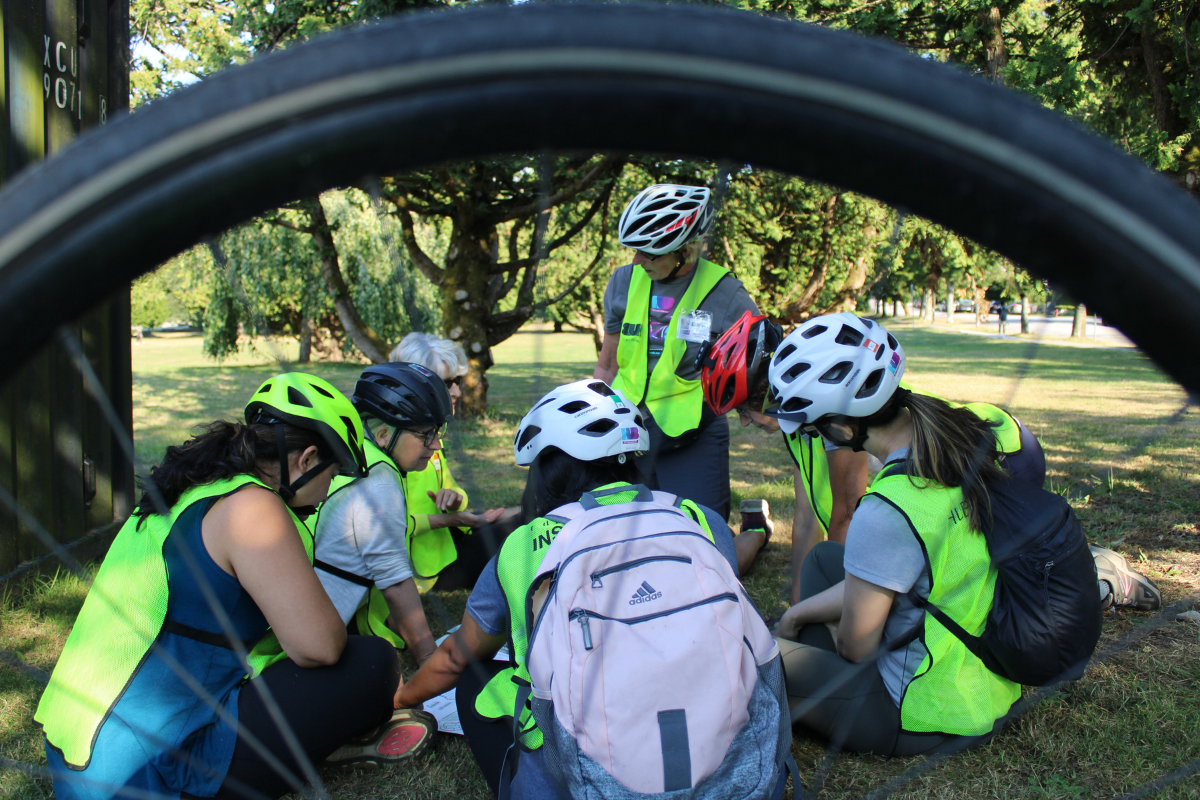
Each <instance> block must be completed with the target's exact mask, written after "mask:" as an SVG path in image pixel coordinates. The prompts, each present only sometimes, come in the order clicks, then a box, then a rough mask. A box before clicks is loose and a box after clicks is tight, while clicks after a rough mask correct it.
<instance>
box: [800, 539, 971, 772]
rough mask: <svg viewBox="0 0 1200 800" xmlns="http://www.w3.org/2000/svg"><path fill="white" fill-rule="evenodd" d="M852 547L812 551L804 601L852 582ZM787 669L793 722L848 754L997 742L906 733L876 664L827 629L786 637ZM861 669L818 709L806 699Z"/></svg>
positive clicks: (826, 545) (805, 569)
mask: <svg viewBox="0 0 1200 800" xmlns="http://www.w3.org/2000/svg"><path fill="white" fill-rule="evenodd" d="M845 552H846V548H845V546H844V545H841V544H838V543H837V542H821V543H819V544H818V545H816V546H815V547H813V549H812V550H810V551H809V552H808V557H807V558H805V559H804V565H803V566H802V567H801V568H800V599H801V600H805V599H807V598H809V597H812V596H813V595H816V594H820V593H821V592H823V591H825V590H826V589H828V588H829V587H831V586H834V585H836V584H837V583H839V582H840V581H843V580H845V578H846V569H845V566H844V564H843V559H844V556H845ZM778 641H779V647H780V649H781V650H782V652H783V670H784V676H785V678H786V681H787V692H788V704H789V705H790V706H791V708H792V723H793V724H796V725H799V726H801V727H803V728H806V729H808V730H810V731H812V732H814V733H816V734H819V735H820V736H822V737H823V738H825V739H828V740H829V741H830V743H831V744H833V745H835V746H837V747H838V748H839V749H842V750H850V751H854V752H859V753H874V754H876V755H881V756H912V755H918V754H921V753H930V752H936V751H938V750H939V749H943V748H948V747H951V746H954V747H964V748H965V747H974V746H976V745H979V744H983V743H984V742H987V741H988V740H989V739H991V738H992V733H988V734H985V735H983V736H971V737H966V736H950V735H944V734H938V733H922V734H917V733H902V732H901V731H900V709H899V708H898V707H897V706H896V704H895V703H893V702H892V698H891V696H890V695H889V694H888V691H887V688H886V687H885V686H884V684H883V677H882V676H881V675H880V674H879V669H878V668H877V667H876V665H875V664H873V663H872V664H869V665H866V666H863V667H859V666H858V665H857V664H853V663H851V662H849V661H847V660H846V659H844V658H842V657H841V656H839V655H838V654H837V651H836V647H835V645H834V641H833V636H832V635H831V634H830V633H829V629H828V628H826V627H825V626H824V625H805V626H804V627H803V628H802V629H801V630H800V636H799V641H798V642H789V641H784V640H782V639H780V640H778ZM855 670H857V671H858V674H857V675H855V676H854V677H852V678H850V679H849V680H848V681H847V682H846V683H845V684H844V685H842V686H839V687H838V688H837V689H835V690H834V691H833V692H832V693H831V694H830V695H829V696H828V697H825V698H824V699H822V700H820V701H819V702H817V703H816V704H815V705H814V706H813V707H812V708H810V709H808V710H806V711H803V713H798V712H800V711H801V706H803V705H804V704H805V701H806V700H807V699H808V698H810V697H812V696H814V695H816V694H817V693H818V692H820V691H822V689H823V687H824V686H825V684H826V683H827V682H829V681H831V680H836V679H838V678H843V677H846V676H847V675H848V674H849V673H851V672H854V671H855Z"/></svg>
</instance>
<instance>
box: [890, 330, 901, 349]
mask: <svg viewBox="0 0 1200 800" xmlns="http://www.w3.org/2000/svg"><path fill="white" fill-rule="evenodd" d="M888 347H890V348H892V349H893V350H899V349H900V344H899V343H898V342H897V341H896V339H895V337H893V336H892V335H891V334H890V333H889V334H888Z"/></svg>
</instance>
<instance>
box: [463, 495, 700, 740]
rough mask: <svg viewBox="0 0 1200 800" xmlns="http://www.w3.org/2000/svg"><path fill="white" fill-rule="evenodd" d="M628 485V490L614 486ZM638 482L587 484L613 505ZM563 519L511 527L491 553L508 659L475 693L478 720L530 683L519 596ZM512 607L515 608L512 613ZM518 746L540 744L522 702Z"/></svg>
mask: <svg viewBox="0 0 1200 800" xmlns="http://www.w3.org/2000/svg"><path fill="white" fill-rule="evenodd" d="M625 486H628V487H629V490H628V491H614V490H619V489H620V488H621V487H625ZM638 490H639V487H636V486H632V485H631V484H628V483H612V484H609V485H608V486H601V487H600V488H598V489H593V490H592V492H589V494H592V495H593V496H594V497H595V500H596V502H597V503H599V504H600V505H604V506H607V505H615V504H617V503H629V502H632V501H633V500H635V499H637V497H638ZM677 505H678V506H679V507H680V508H681V509H683V510H684V511H686V512H687V513H688V515H689V516H691V517H692V519H694V520H696V523H697V524H698V525H699V526H700V527H701V528H702V529H703V530H704V533H705V534H706V535H707V536H708V538H709V541H713V534H712V530H711V529H710V528H709V526H708V519H707V518H706V517H705V516H704V512H703V511H701V510H700V507H699V506H698V505H696V504H695V503H693V502H692V501H691V500H684V499H682V498H678V499H677ZM566 522H567V520H565V519H563V518H561V517H555V516H553V515H550V516H546V517H540V518H538V519H535V520H534V521H533V522H530V523H528V524H527V525H522V526H521V527H519V528H517V529H516V530H515V531H513V532H512V533H511V534H509V536H508V538H507V539H505V540H504V544H503V545H502V546H501V547H500V553H499V555H498V556H497V558H496V577H497V578H498V579H499V581H500V589H501V590H502V591H503V592H504V597H505V599H506V600H507V601H508V608H509V628H510V630H509V639H508V652H509V654H510V659H511V663H510V666H509V667H508V668H507V669H503V670H501V671H500V672H498V673H497V674H496V675H495V676H494V677H493V678H492V679H491V680H490V681H488V683H487V685H486V686H484V687H483V691H481V692H480V693H479V694H478V695H477V696H476V698H475V712H476V713H477V714H479V716H481V717H483V718H484V719H490V720H495V719H500V718H501V717H511V716H512V715H513V709H514V706H515V705H516V702H517V691H518V685H522V684H523V685H529V684H530V683H531V681H530V677H529V670H528V669H527V667H526V664H525V654H526V652H527V650H528V649H529V632H528V631H527V630H525V615H524V613H522V612H521V609H524V608H525V599H526V597H527V596H528V594H529V587H530V586H532V585H533V581H534V579H535V578H536V577H537V575H538V571H539V569H540V568H541V565H542V559H543V558H544V557H545V555H546V551H547V549H549V547H550V544H551V543H552V542H553V541H554V537H556V536H557V535H558V532H559V531H561V530H562V528H563V525H565V524H566ZM514 609H516V611H515V612H514ZM520 737H521V738H520V741H521V745H522V746H523V747H525V748H526V749H529V750H536V749H537V748H539V747H541V746H542V732H541V731H540V730H539V729H538V727H537V723H536V722H535V721H534V719H533V713H532V709H531V707H530V705H529V703H528V702H526V705H525V708H524V709H523V710H522V712H521V734H520Z"/></svg>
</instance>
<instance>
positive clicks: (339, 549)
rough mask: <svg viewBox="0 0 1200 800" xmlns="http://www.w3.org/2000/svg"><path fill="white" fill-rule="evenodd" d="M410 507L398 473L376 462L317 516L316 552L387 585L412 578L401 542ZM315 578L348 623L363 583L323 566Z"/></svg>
mask: <svg viewBox="0 0 1200 800" xmlns="http://www.w3.org/2000/svg"><path fill="white" fill-rule="evenodd" d="M407 520H408V508H407V505H406V504H405V500H404V489H403V488H402V487H401V486H400V481H399V479H398V478H397V476H396V473H395V472H393V471H392V470H390V469H388V468H387V467H386V465H384V464H377V465H376V466H375V468H374V469H372V470H371V473H370V474H369V475H368V476H367V477H365V478H361V479H359V480H357V481H355V482H354V483H352V484H351V485H350V486H347V487H346V488H344V489H342V490H341V491H339V492H336V493H335V494H333V495H332V496H331V497H330V498H329V499H328V500H326V501H325V503H324V504H323V505H322V506H321V512H320V516H319V517H317V533H316V545H315V548H314V554H315V556H316V558H317V559H319V560H321V561H324V562H326V563H327V564H332V565H333V566H335V567H338V568H339V569H343V570H345V571H347V572H350V573H353V574H355V575H359V576H361V577H364V578H368V579H370V580H373V581H375V585H376V586H377V587H378V588H379V589H381V590H382V589H386V588H388V587H389V586H394V585H395V584H397V583H400V582H402V581H405V580H408V579H409V578H411V577H412V574H413V573H412V567H411V566H410V565H409V562H408V547H407V546H406V545H405V534H406V532H407V531H406V524H407ZM317 577H318V578H319V579H320V580H321V585H322V586H324V587H325V592H326V593H327V594H328V595H329V599H330V600H332V601H333V605H334V606H335V607H336V608H337V610H338V613H339V614H341V616H342V622H346V623H349V622H350V618H351V617H353V616H354V612H355V611H357V610H358V607H359V605H361V604H362V603H363V602H364V601H365V600H366V597H367V587H365V586H361V585H359V584H357V583H354V582H353V581H348V580H346V579H345V578H339V577H337V576H336V575H333V574H332V573H329V572H326V571H325V570H323V569H318V570H317Z"/></svg>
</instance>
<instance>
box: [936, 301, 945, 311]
mask: <svg viewBox="0 0 1200 800" xmlns="http://www.w3.org/2000/svg"><path fill="white" fill-rule="evenodd" d="M934 308H935V309H936V310H938V311H945V310H946V301H945V300H943V301H942V302H940V303H938V304H937V305H936V306H934Z"/></svg>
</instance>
